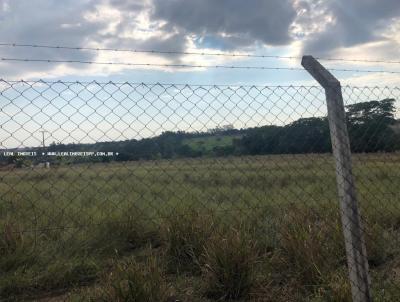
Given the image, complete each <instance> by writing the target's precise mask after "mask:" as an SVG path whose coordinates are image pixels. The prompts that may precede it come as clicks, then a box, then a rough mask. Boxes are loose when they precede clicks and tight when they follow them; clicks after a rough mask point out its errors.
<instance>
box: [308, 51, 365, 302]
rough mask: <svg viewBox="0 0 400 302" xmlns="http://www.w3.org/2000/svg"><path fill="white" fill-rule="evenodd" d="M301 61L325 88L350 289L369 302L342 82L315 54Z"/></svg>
mask: <svg viewBox="0 0 400 302" xmlns="http://www.w3.org/2000/svg"><path fill="white" fill-rule="evenodd" d="M301 65H302V66H303V67H304V68H305V69H306V70H307V71H308V72H309V73H310V74H311V76H312V77H313V78H314V79H315V80H316V81H317V82H318V83H319V84H320V85H321V86H322V87H323V88H324V89H325V95H326V102H327V106H328V120H329V129H330V134H331V142H332V152H333V156H334V159H335V165H336V182H337V190H338V195H339V201H340V209H341V219H342V228H343V235H344V241H345V248H346V256H347V266H348V271H349V278H350V283H351V293H352V297H353V301H354V302H369V301H372V297H371V291H370V278H369V273H368V260H367V252H366V248H365V242H364V234H363V228H362V224H361V217H360V213H359V208H358V202H357V195H356V189H355V186H354V180H353V173H352V164H351V151H350V141H349V136H348V132H347V125H346V114H345V110H344V104H343V97H342V89H341V86H340V82H339V81H338V80H337V79H336V78H335V77H334V76H333V75H332V74H331V73H330V72H329V71H328V70H326V69H325V68H324V67H323V66H322V65H321V64H320V63H319V62H318V61H317V60H316V59H314V58H313V57H312V56H303V58H302V61H301Z"/></svg>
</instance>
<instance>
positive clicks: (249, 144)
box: [46, 99, 400, 161]
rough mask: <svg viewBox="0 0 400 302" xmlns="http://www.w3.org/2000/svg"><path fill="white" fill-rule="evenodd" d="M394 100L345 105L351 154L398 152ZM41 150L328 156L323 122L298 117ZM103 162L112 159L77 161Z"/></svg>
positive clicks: (146, 156)
mask: <svg viewBox="0 0 400 302" xmlns="http://www.w3.org/2000/svg"><path fill="white" fill-rule="evenodd" d="M395 110H396V108H395V100H394V99H384V100H381V101H369V102H363V103H357V104H352V105H348V106H346V117H347V127H348V132H349V136H350V144H351V149H352V152H356V153H358V152H393V151H396V150H399V149H400V133H399V131H398V129H399V128H400V122H399V120H396V117H395ZM210 137H214V138H217V139H218V138H219V137H231V138H232V139H231V140H230V143H228V144H226V145H218V146H214V147H212V148H211V149H210V148H208V149H207V150H205V149H204V148H203V149H202V148H198V147H196V146H193V145H191V144H190V143H189V142H190V141H191V140H192V139H199V138H202V139H204V140H205V141H207V138H210ZM46 151H59V152H63V151H104V152H107V151H113V152H118V153H119V154H118V156H117V157H115V158H114V160H118V161H127V160H152V159H171V158H182V157H201V156H230V155H263V154H304V153H328V152H331V141H330V133H329V122H328V118H327V117H308V118H300V119H298V120H296V121H294V122H292V123H290V124H287V125H284V126H277V125H268V126H261V127H254V128H246V129H234V128H233V127H221V128H215V129H212V130H211V131H210V130H209V131H207V132H183V131H178V132H170V131H168V132H164V133H162V134H161V135H159V136H156V137H152V138H143V139H140V140H125V141H116V142H101V143H95V144H55V143H53V144H51V145H50V146H49V147H47V149H46ZM76 160H80V161H87V160H90V161H108V160H112V159H111V158H90V159H88V158H86V159H85V158H81V159H76Z"/></svg>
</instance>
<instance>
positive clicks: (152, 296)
mask: <svg viewBox="0 0 400 302" xmlns="http://www.w3.org/2000/svg"><path fill="white" fill-rule="evenodd" d="M171 296H172V289H171V287H170V286H169V285H168V284H167V282H166V279H165V276H164V273H163V270H162V265H161V263H160V261H159V259H158V258H157V257H156V256H154V255H151V256H149V257H148V258H147V260H146V261H145V262H138V261H136V260H135V259H134V258H130V259H128V260H126V261H124V262H122V263H120V264H118V265H117V268H116V270H115V271H114V272H112V273H111V274H110V276H109V279H108V281H107V283H106V286H105V291H104V294H103V295H102V297H101V299H100V300H103V301H116V302H120V301H121V302H122V301H123V302H154V301H159V302H164V301H168V300H169V299H170V298H171Z"/></svg>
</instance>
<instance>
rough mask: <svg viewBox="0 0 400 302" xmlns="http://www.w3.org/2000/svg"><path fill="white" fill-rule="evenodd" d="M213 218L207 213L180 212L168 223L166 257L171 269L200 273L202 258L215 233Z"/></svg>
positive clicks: (171, 217)
mask: <svg viewBox="0 0 400 302" xmlns="http://www.w3.org/2000/svg"><path fill="white" fill-rule="evenodd" d="M213 220H214V219H213V216H212V215H210V214H209V213H205V211H195V210H191V211H190V212H187V213H185V212H179V213H178V214H175V215H173V216H170V218H169V219H168V220H167V221H166V229H165V237H166V242H167V251H166V255H167V258H168V265H169V267H170V269H173V270H174V271H176V272H179V271H187V272H192V273H200V271H201V268H200V267H201V264H200V256H201V254H202V253H203V251H204V246H205V245H206V243H207V242H208V240H209V239H210V237H211V235H212V234H213V232H214V231H215V227H216V226H215V224H214V221H213Z"/></svg>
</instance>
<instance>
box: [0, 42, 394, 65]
mask: <svg viewBox="0 0 400 302" xmlns="http://www.w3.org/2000/svg"><path fill="white" fill-rule="evenodd" d="M0 46H2V47H30V48H47V49H66V50H78V51H79V50H88V51H113V52H132V53H150V54H167V55H168V54H169V55H198V56H222V57H246V58H264V59H266V58H267V59H287V60H299V59H301V56H279V55H257V54H243V53H224V52H215V53H214V52H204V51H168V50H155V49H128V48H126V49H122V48H101V47H76V46H61V45H42V44H17V43H0ZM316 59H318V60H322V61H342V62H357V63H383V64H400V61H390V60H384V59H347V58H332V57H327V58H324V57H316Z"/></svg>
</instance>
